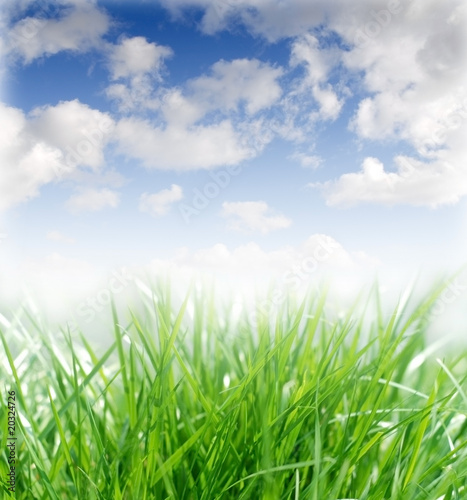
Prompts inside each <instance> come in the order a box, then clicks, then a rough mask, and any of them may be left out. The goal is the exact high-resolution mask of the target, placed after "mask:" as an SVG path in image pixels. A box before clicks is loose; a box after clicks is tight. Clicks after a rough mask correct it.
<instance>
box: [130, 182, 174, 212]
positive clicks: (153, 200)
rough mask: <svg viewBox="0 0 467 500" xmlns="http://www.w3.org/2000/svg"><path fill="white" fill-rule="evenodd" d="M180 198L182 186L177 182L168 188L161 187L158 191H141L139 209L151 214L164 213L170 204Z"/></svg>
mask: <svg viewBox="0 0 467 500" xmlns="http://www.w3.org/2000/svg"><path fill="white" fill-rule="evenodd" d="M182 198H183V191H182V188H181V187H180V186H178V185H177V184H172V186H170V189H163V190H162V191H159V192H158V193H154V194H148V193H143V194H142V195H141V196H140V199H139V209H140V211H141V212H147V213H149V214H151V215H153V216H160V215H165V214H166V213H167V212H168V211H169V210H170V205H172V204H173V203H175V202H176V201H180V200H181V199H182Z"/></svg>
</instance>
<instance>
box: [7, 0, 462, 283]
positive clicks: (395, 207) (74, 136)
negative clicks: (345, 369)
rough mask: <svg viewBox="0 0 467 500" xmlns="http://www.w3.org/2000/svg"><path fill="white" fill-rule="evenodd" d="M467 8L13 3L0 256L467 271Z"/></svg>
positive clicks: (10, 264)
mask: <svg viewBox="0 0 467 500" xmlns="http://www.w3.org/2000/svg"><path fill="white" fill-rule="evenodd" d="M466 12H467V10H466V7H465V4H464V3H463V2H461V1H457V0H448V1H445V2H442V3H440V2H437V1H434V0H432V1H425V2H419V1H415V0H410V1H406V2H398V1H397V0H390V1H379V0H371V1H370V0H362V1H360V2H357V3H355V4H354V3H353V4H351V5H350V4H349V2H345V1H343V0H342V1H337V2H332V5H329V2H324V1H318V0H317V1H313V2H310V1H309V0H290V2H287V3H285V2H281V1H279V0H231V1H228V2H225V1H224V2H222V1H221V0H161V1H159V2H144V1H133V2H123V1H113V2H110V1H109V2H100V1H97V2H96V1H91V0H89V1H88V0H61V1H59V2H53V3H48V2H46V1H45V0H44V1H35V2H34V1H30V0H23V1H17V2H4V4H3V7H2V18H1V21H0V23H1V27H2V28H3V29H2V33H3V35H2V37H3V38H2V40H1V44H0V54H1V56H2V60H3V63H2V74H1V78H2V94H1V102H2V104H1V109H0V120H1V123H2V130H5V131H6V132H5V133H4V139H3V141H0V157H1V167H0V233H2V234H7V237H6V238H2V240H1V242H0V253H1V254H3V256H2V261H3V265H2V269H1V271H2V272H3V273H4V275H5V276H6V275H8V276H10V278H11V279H12V280H13V281H17V282H21V280H23V279H26V277H27V278H31V277H32V276H34V274H37V276H39V278H38V279H40V280H42V281H44V280H47V272H49V270H50V272H51V273H52V274H53V273H54V272H55V271H56V272H57V273H62V274H63V275H66V272H67V270H71V271H73V270H76V269H77V268H79V269H86V270H93V271H92V272H94V271H95V270H112V269H114V268H115V267H116V266H121V265H127V266H140V267H144V266H151V265H156V266H159V267H162V268H163V267H164V266H167V267H170V266H175V267H177V266H178V267H184V268H188V269H201V268H207V269H212V268H216V269H219V268H221V269H222V268H224V269H226V270H228V269H231V270H233V272H234V273H237V272H243V271H244V272H245V273H246V274H248V273H250V271H251V269H254V268H255V266H259V267H261V266H263V267H264V268H265V272H266V274H267V273H268V272H269V271H270V272H271V274H273V273H274V272H283V271H284V269H288V268H290V266H293V265H294V262H296V263H297V262H298V263H300V262H301V261H303V259H306V256H307V252H310V251H311V252H312V251H313V248H315V246H316V245H317V244H318V243H316V242H317V241H318V238H319V237H325V238H330V239H331V240H332V242H333V245H334V246H335V248H338V249H339V250H338V251H337V252H334V253H332V255H330V258H329V260H328V261H327V263H326V265H327V266H328V267H329V268H335V269H336V270H337V272H338V273H339V272H341V271H342V270H343V269H345V270H347V269H352V270H353V272H355V273H356V274H358V273H363V274H364V273H366V272H368V270H371V271H375V272H379V271H380V270H384V271H385V272H388V273H389V274H391V272H393V271H397V272H406V273H411V272H413V271H414V270H416V269H417V268H419V267H422V269H425V270H430V272H432V271H437V270H440V271H442V270H443V269H454V268H456V267H458V266H460V265H462V264H464V263H465V255H466V249H467V238H466V234H467V218H466V215H467V212H466V208H467V206H466V201H465V195H466V194H467V172H466V167H465V157H466V153H467V146H466V141H465V132H466V128H467V127H466V120H467V81H466V75H467V72H466V67H467V66H466V65H467V63H466V61H467V58H466V57H465V56H466V47H467V44H466V43H465V42H466V40H465V37H466V35H465V33H466V30H465V27H466V26H465V21H466ZM229 169H230V170H229ZM232 172H235V173H234V174H232ZM216 179H217V180H216ZM219 179H220V180H219ZM225 179H227V181H228V182H227V185H225V186H224V185H219V184H222V183H223V182H226V181H225ZM200 193H201V195H200ZM206 193H209V194H208V195H206ZM203 194H204V201H199V199H200V196H202V195H203ZM195 198H198V203H201V205H203V204H204V205H205V206H203V207H201V208H200V205H194V202H195ZM184 214H185V216H184ZM187 214H188V215H187ZM310 249H311V250H310ZM54 266H56V267H57V269H54ZM80 266H81V267H80ZM90 272H91V271H90ZM15 273H16V274H15ZM12 276H13V277H14V278H13V277H12ZM65 281H66V280H65Z"/></svg>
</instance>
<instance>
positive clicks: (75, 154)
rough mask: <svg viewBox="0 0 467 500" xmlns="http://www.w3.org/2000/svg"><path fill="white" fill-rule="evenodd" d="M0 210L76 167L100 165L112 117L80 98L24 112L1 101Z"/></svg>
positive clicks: (97, 167) (74, 169) (23, 198)
mask: <svg viewBox="0 0 467 500" xmlns="http://www.w3.org/2000/svg"><path fill="white" fill-rule="evenodd" d="M0 122H1V128H2V131H3V133H2V137H1V138H0V161H1V164H2V169H1V171H0V211H1V210H5V209H7V208H9V207H11V206H14V205H16V204H18V203H22V202H24V201H27V200H30V199H32V198H34V197H36V196H38V195H39V192H40V188H41V187H42V186H44V185H46V184H49V183H51V182H58V181H61V180H63V179H66V178H72V177H73V175H75V174H76V173H78V172H79V169H81V168H91V169H93V170H94V171H98V170H99V169H101V167H103V165H104V163H105V161H104V153H103V151H104V148H105V146H106V144H107V143H108V141H109V138H110V136H111V133H110V132H111V130H112V128H113V121H112V119H111V118H110V117H109V116H108V115H107V114H105V113H102V112H100V111H97V110H93V109H91V108H90V107H89V106H86V105H84V104H82V103H80V102H79V101H76V100H75V101H67V102H60V103H59V104H57V105H56V106H45V107H41V108H36V109H34V110H32V111H31V112H30V113H29V114H28V115H25V114H24V113H23V111H21V110H19V109H17V108H13V107H11V106H7V105H5V104H1V103H0Z"/></svg>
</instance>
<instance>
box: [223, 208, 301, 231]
mask: <svg viewBox="0 0 467 500" xmlns="http://www.w3.org/2000/svg"><path fill="white" fill-rule="evenodd" d="M222 209H223V210H222V215H223V216H224V217H227V218H229V219H230V221H231V224H230V227H232V228H233V229H237V230H247V231H259V232H260V233H263V234H266V233H269V232H270V231H275V230H277V229H284V228H286V227H289V226H290V224H291V223H292V221H291V220H290V219H288V218H287V217H285V216H284V215H280V214H275V213H274V211H273V210H271V208H269V206H268V204H267V203H266V202H264V201H239V202H224V203H223V204H222Z"/></svg>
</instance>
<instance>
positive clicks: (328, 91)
mask: <svg viewBox="0 0 467 500" xmlns="http://www.w3.org/2000/svg"><path fill="white" fill-rule="evenodd" d="M339 60H340V54H339V52H338V50H337V49H336V48H335V47H331V48H322V47H320V44H319V40H318V39H317V38H316V36H313V35H311V34H306V35H303V36H301V37H299V38H298V39H297V40H296V41H295V42H294V44H293V46H292V52H291V64H292V66H297V65H304V66H305V68H306V77H305V79H304V80H303V82H302V84H301V86H302V92H304V91H310V92H311V94H312V95H313V97H314V99H315V101H316V102H317V103H318V107H319V111H318V113H319V117H320V118H322V119H324V120H335V119H336V118H337V117H338V116H339V113H340V111H341V109H342V105H343V102H342V100H341V99H339V97H338V95H337V93H336V92H335V91H334V89H333V87H332V86H331V85H330V84H329V83H328V79H329V75H330V72H331V70H332V69H333V67H334V66H336V65H337V64H338V63H339Z"/></svg>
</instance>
